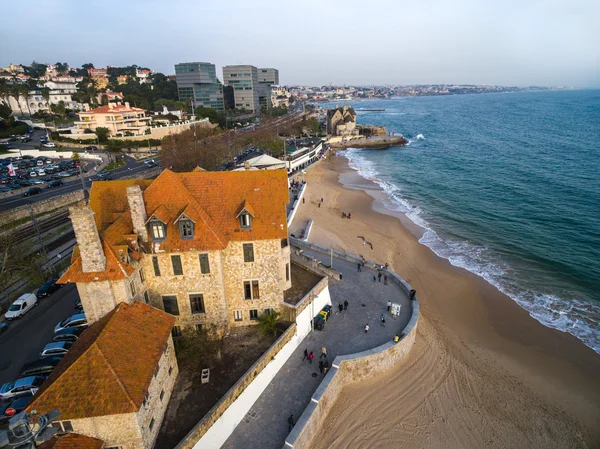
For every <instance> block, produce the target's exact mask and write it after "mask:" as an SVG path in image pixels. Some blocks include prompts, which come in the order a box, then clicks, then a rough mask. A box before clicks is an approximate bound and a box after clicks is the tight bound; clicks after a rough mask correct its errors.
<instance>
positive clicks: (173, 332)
mask: <svg viewBox="0 0 600 449" xmlns="http://www.w3.org/2000/svg"><path fill="white" fill-rule="evenodd" d="M171 335H172V336H173V337H174V338H177V337H181V328H180V327H179V326H173V329H171Z"/></svg>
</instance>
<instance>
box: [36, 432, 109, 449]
mask: <svg viewBox="0 0 600 449" xmlns="http://www.w3.org/2000/svg"><path fill="white" fill-rule="evenodd" d="M103 447H104V441H102V440H99V439H98V438H92V437H86V436H85V435H79V434H78V433H67V434H65V435H61V436H53V437H52V438H51V439H50V440H48V441H46V442H45V443H42V444H40V445H39V446H38V449H102V448H103Z"/></svg>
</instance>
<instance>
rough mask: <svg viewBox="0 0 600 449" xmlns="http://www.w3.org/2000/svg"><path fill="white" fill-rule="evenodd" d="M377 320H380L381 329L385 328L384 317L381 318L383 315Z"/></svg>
mask: <svg viewBox="0 0 600 449" xmlns="http://www.w3.org/2000/svg"><path fill="white" fill-rule="evenodd" d="M379 319H380V320H381V327H385V317H384V316H383V313H382V314H381V316H380V317H379Z"/></svg>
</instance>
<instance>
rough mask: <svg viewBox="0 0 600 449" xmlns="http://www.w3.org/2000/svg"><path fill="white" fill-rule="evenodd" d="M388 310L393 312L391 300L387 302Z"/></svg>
mask: <svg viewBox="0 0 600 449" xmlns="http://www.w3.org/2000/svg"><path fill="white" fill-rule="evenodd" d="M387 310H388V312H391V310H392V301H390V300H389V299H388V302H387Z"/></svg>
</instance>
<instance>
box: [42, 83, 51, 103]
mask: <svg viewBox="0 0 600 449" xmlns="http://www.w3.org/2000/svg"><path fill="white" fill-rule="evenodd" d="M42 98H43V99H44V100H45V101H46V104H47V105H48V107H50V89H48V88H47V87H43V88H42Z"/></svg>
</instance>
